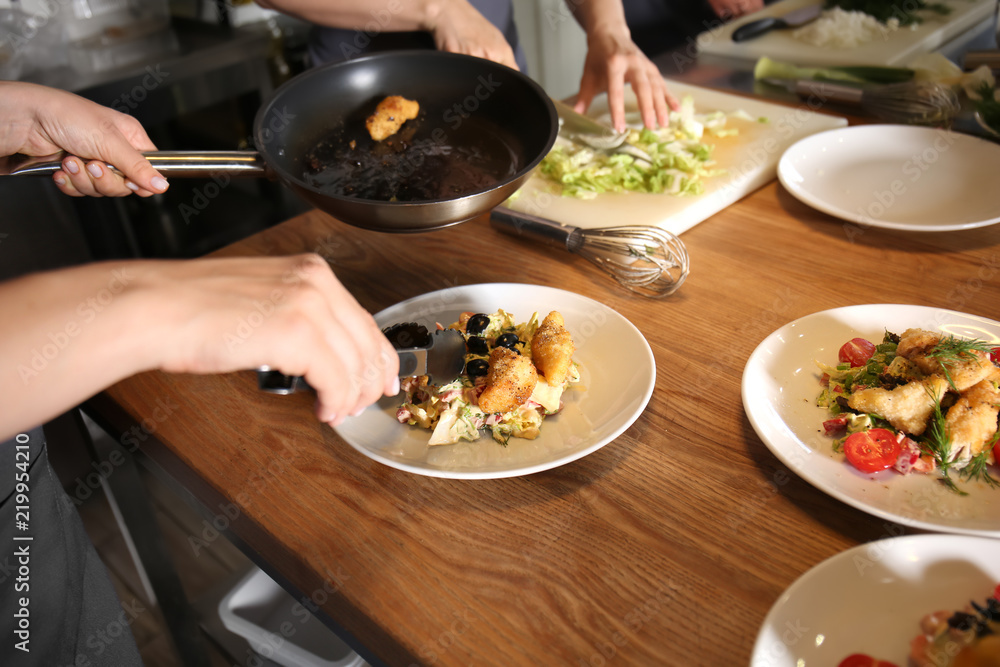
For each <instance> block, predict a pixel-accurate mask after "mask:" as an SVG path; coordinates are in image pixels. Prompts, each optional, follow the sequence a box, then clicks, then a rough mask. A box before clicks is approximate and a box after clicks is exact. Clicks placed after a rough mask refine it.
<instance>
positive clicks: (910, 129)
mask: <svg viewBox="0 0 1000 667" xmlns="http://www.w3.org/2000/svg"><path fill="white" fill-rule="evenodd" d="M862 131H881V132H888V131H892V132H907V133H915V134H924V135H929V134H935V133H938V132H942V131H944V130H941V129H939V128H932V127H924V126H918V125H902V124H894V123H881V124H877V123H872V124H865V125H848V126H847V127H837V128H833V129H830V130H823V131H822V132H816V133H815V134H811V135H809V136H808V137H803V138H802V139H799V140H798V141H796V142H795V143H793V144H792V145H791V146H789V147H788V148H787V149H786V150H785V152H784V153H782V155H781V158H779V159H778V166H777V173H778V181H779V182H780V183H781V185H782V186H784V188H785V189H786V190H787V191H788V192H789V193H790V194H791V195H792V196H793V197H795V198H796V199H798V200H799V201H800V202H802V203H803V204H805V205H807V206H809V207H811V208H814V209H816V210H818V211H820V212H822V213H826V214H827V215H830V216H833V217H835V218H838V219H840V220H844V221H846V222H851V223H854V224H857V225H861V226H863V227H877V228H880V229H890V230H896V231H909V232H928V233H931V232H955V231H964V230H967V229H978V228H980V227H989V226H991V225H995V224H997V223H1000V215H997V216H995V217H993V218H989V219H985V220H975V221H971V222H965V223H958V224H954V223H952V224H932V225H918V224H914V223H907V222H903V221H896V220H880V219H877V218H871V217H862V216H858V215H855V214H853V213H852V212H850V211H848V210H846V209H842V208H839V207H837V206H834V205H832V204H830V203H829V202H828V201H825V200H823V199H820V198H818V197H816V196H814V195H812V194H811V193H810V192H809V191H807V190H805V189H804V188H803V187H802V186H801V185H800V184H798V183H796V182H795V181H794V180H793V179H792V178H791V176H790V175H789V174H790V172H791V170H793V169H794V167H793V166H792V161H793V159H794V158H793V157H792V153H793V151H795V150H801V149H802V148H803V146H804V145H806V144H808V143H810V142H814V141H819V140H820V139H821V138H823V137H825V136H827V135H831V134H835V133H839V134H845V133H847V134H857V133H859V132H862ZM948 131H949V132H951V133H952V134H953V135H954V136H955V137H957V138H956V141H960V142H970V143H977V142H983V143H984V144H992V145H995V146H996V144H995V143H994V142H991V141H988V140H986V139H984V138H982V137H977V136H974V135H970V134H966V133H964V132H958V131H955V130H948ZM997 150H1000V146H997Z"/></svg>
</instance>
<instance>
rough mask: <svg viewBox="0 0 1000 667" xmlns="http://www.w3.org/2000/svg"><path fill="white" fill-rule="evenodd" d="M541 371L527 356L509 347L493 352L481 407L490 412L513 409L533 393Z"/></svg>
mask: <svg viewBox="0 0 1000 667" xmlns="http://www.w3.org/2000/svg"><path fill="white" fill-rule="evenodd" d="M537 383H538V372H537V371H536V370H535V367H534V366H533V365H532V364H531V360H530V359H528V358H527V357H525V356H523V355H521V354H518V353H517V352H514V351H513V350H509V349H507V348H506V347H495V348H493V351H492V352H490V370H489V371H488V372H487V373H486V388H485V389H483V393H482V394H480V395H479V408H480V409H481V410H482V411H483V412H486V413H488V414H496V413H503V412H510V411H511V410H513V409H514V408H516V407H517V406H519V405H521V404H522V403H524V402H525V401H526V400H528V398H530V397H531V392H533V391H534V390H535V384H537Z"/></svg>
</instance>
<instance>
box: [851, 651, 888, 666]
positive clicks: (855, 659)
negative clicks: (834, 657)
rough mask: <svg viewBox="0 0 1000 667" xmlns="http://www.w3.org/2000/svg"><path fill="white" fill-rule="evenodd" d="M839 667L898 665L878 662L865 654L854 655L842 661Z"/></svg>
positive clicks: (886, 661)
mask: <svg viewBox="0 0 1000 667" xmlns="http://www.w3.org/2000/svg"><path fill="white" fill-rule="evenodd" d="M837 667H896V665H895V663H892V662H889V661H888V660H876V659H875V658H873V657H871V656H870V655H865V654H864V653H854V654H852V655H849V656H847V657H846V658H844V659H843V660H841V661H840V664H839V665H837Z"/></svg>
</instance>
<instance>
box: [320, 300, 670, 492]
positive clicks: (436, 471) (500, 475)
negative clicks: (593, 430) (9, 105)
mask: <svg viewBox="0 0 1000 667" xmlns="http://www.w3.org/2000/svg"><path fill="white" fill-rule="evenodd" d="M505 289H507V290H510V289H519V290H524V289H527V290H530V291H533V292H534V291H539V292H551V293H557V294H562V295H569V296H570V297H571V298H573V299H577V300H580V301H582V302H587V303H589V304H591V305H593V306H594V307H596V308H599V309H601V310H602V311H603V312H605V313H607V314H609V315H613V316H615V317H617V318H619V320H620V322H621V323H623V324H625V325H627V326H628V327H630V328H631V330H632V331H634V332H635V334H636V336H638V339H637V341H636V342H637V343H638V342H639V341H641V342H642V347H641V350H642V352H644V353H645V356H646V357H647V358H648V360H649V365H648V369H649V370H648V379H647V380H648V381H647V382H646V386H645V387H643V389H642V392H641V394H640V399H639V402H638V403H637V407H636V408H635V410H634V411H633V413H632V414H629V415H627V416H626V417H625V418H624V419H623V420H622V422H621V423H620V424H619V425H618V426H617V427H616V428H614V429H613V430H612V431H611V433H610V434H609V435H607V436H605V437H604V438H603V439H598V440H597V441H596V442H594V443H592V444H591V445H589V446H587V447H584V448H582V449H579V450H574V451H573V452H572V453H570V454H567V455H565V456H559V457H556V458H554V459H552V460H548V461H543V462H540V463H536V464H533V465H530V466H522V467H516V468H511V469H504V470H491V471H474V470H473V471H466V470H445V469H441V468H432V467H420V466H419V465H414V464H405V463H403V462H401V461H397V460H395V459H392V458H389V457H386V456H382V455H380V454H379V453H378V452H375V451H373V450H371V449H369V448H367V447H364V446H362V445H359V444H356V443H355V442H353V441H352V440H351V439H349V438H348V437H345V435H344V434H343V433H342V432H341V430H340V427H337V428H335V429H334V430H335V431H336V432H337V435H338V436H340V438H341V439H342V440H344V441H345V442H346V443H347V444H348V445H350V447H351V448H352V449H354V450H356V451H358V452H359V453H361V454H362V455H363V456H365V457H367V458H370V459H372V460H373V461H376V462H378V463H381V464H383V465H386V466H389V467H391V468H395V469H397V470H401V471H403V472H408V473H411V474H416V475H422V476H426V477H437V478H443V479H464V480H481V479H505V478H509V477H521V476H524V475H531V474H534V473H537V472H544V471H546V470H551V469H553V468H557V467H560V466H563V465H566V464H568V463H572V462H573V461H577V460H579V459H581V458H584V457H585V456H589V455H590V454H593V453H594V452H595V451H597V450H598V449H601V448H602V447H604V446H606V445H608V444H610V443H611V442H613V441H615V440H616V439H618V437H619V436H620V435H621V434H622V433H624V432H625V431H626V430H627V429H628V428H629V427H631V426H632V424H634V423H635V422H636V421H637V420H638V419H639V417H640V416H642V414H643V412H645V410H646V407H647V406H648V405H649V400H650V398H651V397H652V395H653V391H654V389H655V387H656V358H655V356H654V355H653V350H652V347H651V346H650V345H649V341H648V340H646V337H645V336H644V335H643V333H642V331H640V330H639V328H638V327H637V326H635V324H633V323H632V321H631V320H629V319H628V318H627V317H625V316H624V315H622V314H621V313H619V312H618V311H617V310H615V309H614V308H612V307H610V306H608V305H606V304H603V303H601V302H600V301H597V300H596V299H593V298H591V297H589V296H586V295H583V294H580V293H578V292H572V291H570V290H565V289H562V288H559V287H551V286H549V285H537V284H533V283H515V282H499V283H472V284H468V285H455V286H452V287H445V288H442V289H439V290H434V291H432V292H427V293H424V294H418V295H416V296H413V297H410V298H408V299H404V300H403V301H400V302H398V303H395V304H392V305H390V306H387V307H385V308H383V309H382V310H380V311H378V312H377V313H375V314H374V315H373V317H374V319H375V321H376V323H377V324H378V326H379V327H382V326H385V324H384V323H383V322H382V320H384V319H385V318H386V316H387V313H390V312H392V311H395V310H396V309H399V308H403V309H405V308H407V307H409V306H411V305H413V304H415V303H416V304H419V303H421V302H423V301H425V300H427V299H432V298H434V297H440V296H441V295H447V294H449V293H452V294H457V295H460V294H462V293H463V292H469V291H476V292H479V291H490V290H493V291H502V290H505ZM456 298H460V297H456ZM631 379H632V380H633V381H634V379H635V378H631ZM345 423H346V422H345ZM428 437H429V436H428Z"/></svg>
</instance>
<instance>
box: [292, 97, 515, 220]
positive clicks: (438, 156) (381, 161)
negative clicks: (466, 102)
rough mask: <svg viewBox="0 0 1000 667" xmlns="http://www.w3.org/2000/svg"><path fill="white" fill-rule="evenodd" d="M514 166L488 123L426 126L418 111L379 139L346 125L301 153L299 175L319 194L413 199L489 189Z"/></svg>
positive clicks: (356, 125) (434, 198) (359, 127)
mask: <svg viewBox="0 0 1000 667" xmlns="http://www.w3.org/2000/svg"><path fill="white" fill-rule="evenodd" d="M518 169H520V165H519V161H518V158H517V154H516V153H515V151H514V150H513V149H512V148H511V147H510V146H509V145H508V143H507V142H505V141H504V140H503V139H502V138H501V136H500V131H499V129H498V128H496V127H495V126H494V125H493V124H492V123H490V122H489V121H488V120H486V119H481V118H477V117H476V116H470V117H467V118H465V119H463V122H462V123H461V124H460V125H459V126H458V127H457V128H443V127H441V126H439V125H438V126H435V127H431V124H429V123H428V122H427V119H426V115H425V112H424V110H423V109H421V112H420V115H419V116H418V117H417V118H415V119H414V120H411V121H407V122H406V123H405V124H404V125H403V126H402V128H401V129H400V131H399V132H397V133H396V134H395V135H393V136H392V137H389V138H388V139H385V140H383V141H373V140H372V138H371V137H370V136H369V135H368V132H367V130H366V129H365V127H364V124H363V123H357V122H348V123H345V124H344V125H342V126H340V127H339V128H337V129H336V130H334V131H333V132H331V133H330V134H329V135H328V136H326V137H324V138H323V139H321V140H320V141H319V142H317V144H316V145H315V146H314V147H313V148H312V149H311V150H309V151H308V152H307V153H306V156H305V173H304V178H305V181H306V182H307V183H308V184H309V185H311V186H313V187H315V188H317V189H319V190H320V191H321V192H322V193H323V194H325V195H334V196H340V197H353V198H358V199H369V200H375V201H400V202H418V201H440V200H448V199H455V198H458V197H462V196H465V195H468V194H472V193H474V192H480V191H483V190H488V189H490V188H492V187H494V186H495V185H496V184H497V183H499V182H500V181H502V180H506V179H507V178H509V177H511V176H514V175H515V174H516V173H517V171H518Z"/></svg>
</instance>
